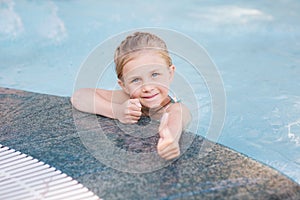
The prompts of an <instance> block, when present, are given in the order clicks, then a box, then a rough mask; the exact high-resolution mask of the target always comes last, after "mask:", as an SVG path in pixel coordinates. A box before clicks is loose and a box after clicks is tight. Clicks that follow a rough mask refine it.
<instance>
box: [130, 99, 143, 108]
mask: <svg viewBox="0 0 300 200" xmlns="http://www.w3.org/2000/svg"><path fill="white" fill-rule="evenodd" d="M130 103H131V104H133V105H136V106H137V107H138V108H142V104H141V103H140V100H139V99H130Z"/></svg>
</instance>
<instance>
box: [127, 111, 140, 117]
mask: <svg viewBox="0 0 300 200" xmlns="http://www.w3.org/2000/svg"><path fill="white" fill-rule="evenodd" d="M128 114H129V115H130V116H133V117H138V118H140V117H141V116H142V112H141V111H129V112H128Z"/></svg>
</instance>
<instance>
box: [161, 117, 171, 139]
mask: <svg viewBox="0 0 300 200" xmlns="http://www.w3.org/2000/svg"><path fill="white" fill-rule="evenodd" d="M168 120H169V113H164V114H163V116H162V117H161V120H160V125H159V128H158V132H159V135H160V137H162V138H164V135H163V131H162V130H163V129H164V128H166V127H167V126H168Z"/></svg>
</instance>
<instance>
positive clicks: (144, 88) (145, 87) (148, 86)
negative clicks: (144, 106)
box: [142, 84, 153, 92]
mask: <svg viewBox="0 0 300 200" xmlns="http://www.w3.org/2000/svg"><path fill="white" fill-rule="evenodd" d="M152 90H153V86H152V85H151V84H143V86H142V92H151V91H152Z"/></svg>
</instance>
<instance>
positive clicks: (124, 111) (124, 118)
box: [115, 99, 142, 124]
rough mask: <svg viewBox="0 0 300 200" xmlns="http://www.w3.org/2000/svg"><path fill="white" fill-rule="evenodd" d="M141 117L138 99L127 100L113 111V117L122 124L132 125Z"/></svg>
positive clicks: (140, 106)
mask: <svg viewBox="0 0 300 200" xmlns="http://www.w3.org/2000/svg"><path fill="white" fill-rule="evenodd" d="M141 115H142V105H141V103H140V101H139V99H128V100H127V101H125V102H124V103H123V104H121V105H120V106H118V107H117V108H116V109H115V117H116V119H118V120H119V121H120V122H122V123H124V124H134V123H137V121H138V120H139V119H140V117H141Z"/></svg>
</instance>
